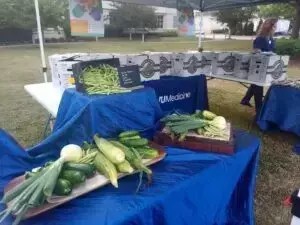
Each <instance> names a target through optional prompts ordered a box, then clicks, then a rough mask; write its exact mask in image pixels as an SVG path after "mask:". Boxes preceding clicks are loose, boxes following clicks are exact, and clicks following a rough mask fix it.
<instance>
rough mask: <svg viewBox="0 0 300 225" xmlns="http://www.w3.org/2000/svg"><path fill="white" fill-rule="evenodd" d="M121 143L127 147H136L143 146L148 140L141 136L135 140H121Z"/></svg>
mask: <svg viewBox="0 0 300 225" xmlns="http://www.w3.org/2000/svg"><path fill="white" fill-rule="evenodd" d="M121 143H123V144H124V145H126V146H128V147H133V148H136V147H144V146H146V145H148V143H149V141H148V140H147V139H145V138H141V139H137V140H125V141H121Z"/></svg>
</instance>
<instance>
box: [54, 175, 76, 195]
mask: <svg viewBox="0 0 300 225" xmlns="http://www.w3.org/2000/svg"><path fill="white" fill-rule="evenodd" d="M71 192H72V184H71V182H70V181H68V180H65V179H61V178H60V179H58V180H57V182H56V185H55V188H54V194H56V195H58V196H65V195H69V194H71Z"/></svg>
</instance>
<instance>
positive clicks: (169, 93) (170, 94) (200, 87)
mask: <svg viewBox="0 0 300 225" xmlns="http://www.w3.org/2000/svg"><path fill="white" fill-rule="evenodd" d="M144 85H145V86H146V87H152V88H153V89H154V90H155V92H156V95H157V98H158V100H159V103H160V106H161V108H162V110H163V112H164V113H165V114H168V113H169V112H174V111H181V112H185V113H194V112H195V110H205V109H208V95H207V81H206V77H205V76H204V75H200V76H193V77H175V76H168V77H162V78H161V79H160V80H153V81H147V82H144Z"/></svg>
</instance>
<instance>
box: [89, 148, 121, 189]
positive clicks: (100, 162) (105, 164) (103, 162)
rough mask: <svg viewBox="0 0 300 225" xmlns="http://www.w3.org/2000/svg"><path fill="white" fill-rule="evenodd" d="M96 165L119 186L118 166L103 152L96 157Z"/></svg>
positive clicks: (99, 170) (98, 169)
mask: <svg viewBox="0 0 300 225" xmlns="http://www.w3.org/2000/svg"><path fill="white" fill-rule="evenodd" d="M94 165H95V167H96V169H97V171H98V172H99V173H101V174H103V175H104V176H105V177H107V178H108V179H109V180H110V182H111V184H112V185H113V186H114V187H116V188H118V173H117V170H116V167H115V166H114V164H112V163H111V162H110V161H109V160H108V159H107V158H106V157H105V156H104V155H103V154H102V153H101V152H98V154H97V156H96V158H95V159H94Z"/></svg>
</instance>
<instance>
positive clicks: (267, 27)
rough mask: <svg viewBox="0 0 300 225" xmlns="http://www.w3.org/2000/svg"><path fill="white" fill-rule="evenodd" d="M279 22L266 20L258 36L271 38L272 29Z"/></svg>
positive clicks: (270, 19)
mask: <svg viewBox="0 0 300 225" xmlns="http://www.w3.org/2000/svg"><path fill="white" fill-rule="evenodd" d="M277 22H278V19H277V18H269V19H266V20H265V21H264V22H263V23H262V24H261V26H260V28H259V30H258V33H257V36H263V37H269V36H271V35H272V29H273V27H274V26H275V25H276V23H277Z"/></svg>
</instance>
